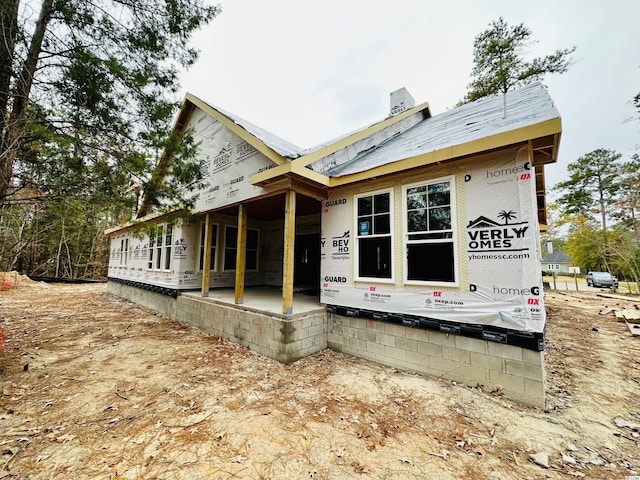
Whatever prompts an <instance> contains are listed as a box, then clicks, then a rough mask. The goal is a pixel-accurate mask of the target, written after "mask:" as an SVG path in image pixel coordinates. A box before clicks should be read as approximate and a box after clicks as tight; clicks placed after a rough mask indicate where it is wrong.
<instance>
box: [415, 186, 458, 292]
mask: <svg viewBox="0 0 640 480" xmlns="http://www.w3.org/2000/svg"><path fill="white" fill-rule="evenodd" d="M403 200H404V205H403V215H404V246H405V254H406V255H405V261H406V262H405V281H406V282H407V283H417V284H421V283H439V284H456V282H457V257H456V240H455V239H456V232H455V221H456V220H455V192H454V179H453V177H448V178H444V179H437V180H432V181H429V182H423V183H417V184H412V185H406V186H405V187H404V188H403Z"/></svg>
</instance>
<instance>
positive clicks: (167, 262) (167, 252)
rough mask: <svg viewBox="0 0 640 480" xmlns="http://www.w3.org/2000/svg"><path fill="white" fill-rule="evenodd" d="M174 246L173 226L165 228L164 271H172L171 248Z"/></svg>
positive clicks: (166, 225) (168, 224) (167, 225)
mask: <svg viewBox="0 0 640 480" xmlns="http://www.w3.org/2000/svg"><path fill="white" fill-rule="evenodd" d="M172 246H173V224H172V223H167V224H165V226H164V270H171V247H172Z"/></svg>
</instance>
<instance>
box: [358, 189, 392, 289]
mask: <svg viewBox="0 0 640 480" xmlns="http://www.w3.org/2000/svg"><path fill="white" fill-rule="evenodd" d="M355 199H356V201H355V207H356V242H357V244H356V247H357V250H356V251H357V260H356V265H357V275H356V277H357V279H359V280H363V279H367V280H368V279H376V280H382V281H389V280H390V279H391V278H392V275H393V268H392V257H393V247H392V245H393V236H392V225H393V218H392V212H393V206H392V195H391V191H390V190H389V191H382V192H375V193H370V194H365V195H358V196H356V197H355Z"/></svg>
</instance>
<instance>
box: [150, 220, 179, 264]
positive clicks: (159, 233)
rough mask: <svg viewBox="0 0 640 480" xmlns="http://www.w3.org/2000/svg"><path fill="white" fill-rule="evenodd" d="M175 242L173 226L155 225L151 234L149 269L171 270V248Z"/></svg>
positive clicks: (169, 224)
mask: <svg viewBox="0 0 640 480" xmlns="http://www.w3.org/2000/svg"><path fill="white" fill-rule="evenodd" d="M172 241H173V224H172V223H162V224H160V225H154V226H153V227H152V229H151V232H150V233H149V254H148V257H147V268H148V269H149V270H165V271H166V270H170V269H171V248H172Z"/></svg>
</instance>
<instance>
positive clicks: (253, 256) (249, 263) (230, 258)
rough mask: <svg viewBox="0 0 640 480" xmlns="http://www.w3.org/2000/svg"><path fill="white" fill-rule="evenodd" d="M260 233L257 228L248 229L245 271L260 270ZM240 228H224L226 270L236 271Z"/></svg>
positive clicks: (228, 226)
mask: <svg viewBox="0 0 640 480" xmlns="http://www.w3.org/2000/svg"><path fill="white" fill-rule="evenodd" d="M259 240H260V235H259V231H258V230H257V229H255V228H248V229H247V255H246V257H245V259H246V263H245V269H246V270H257V269H258V244H259ZM237 249H238V227H232V226H230V225H227V226H225V228H224V269H225V270H235V269H236V252H237V251H238V250H237Z"/></svg>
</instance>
